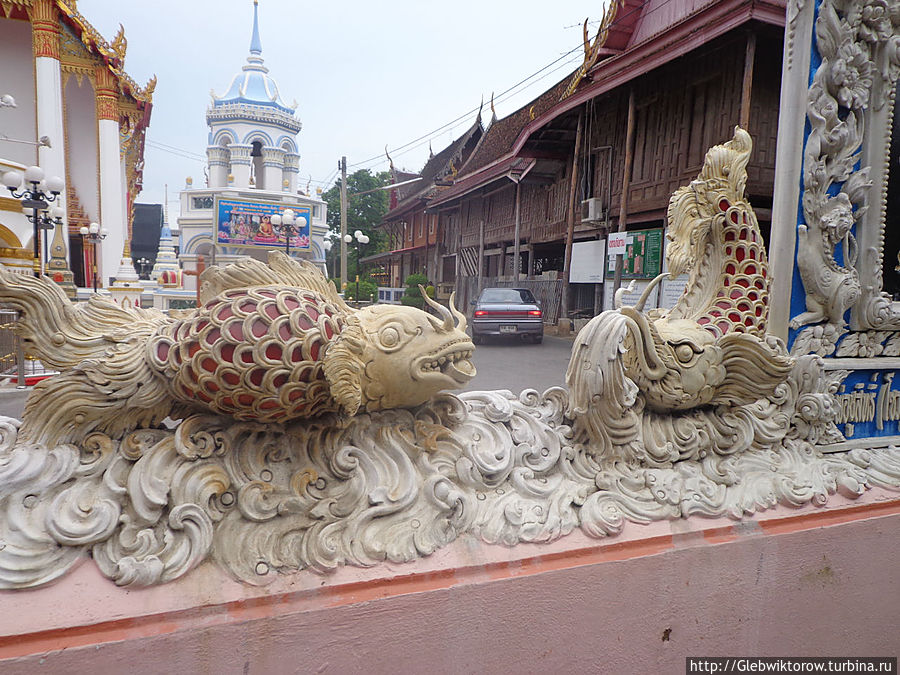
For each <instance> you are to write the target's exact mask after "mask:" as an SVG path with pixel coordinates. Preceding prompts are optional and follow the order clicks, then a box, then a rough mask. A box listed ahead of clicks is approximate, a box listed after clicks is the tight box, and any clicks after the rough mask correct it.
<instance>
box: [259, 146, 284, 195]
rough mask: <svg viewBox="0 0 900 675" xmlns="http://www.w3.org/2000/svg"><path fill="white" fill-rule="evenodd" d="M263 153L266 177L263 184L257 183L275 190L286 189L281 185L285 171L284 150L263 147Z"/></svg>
mask: <svg viewBox="0 0 900 675" xmlns="http://www.w3.org/2000/svg"><path fill="white" fill-rule="evenodd" d="M262 154H263V167H264V173H265V177H264V178H263V184H262V186H259V185H257V187H262V188H263V189H265V190H272V191H273V192H282V191H283V190H284V187H283V186H282V185H281V175H282V173H284V150H282V149H281V148H263V149H262Z"/></svg>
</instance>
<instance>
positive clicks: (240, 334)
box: [228, 321, 244, 342]
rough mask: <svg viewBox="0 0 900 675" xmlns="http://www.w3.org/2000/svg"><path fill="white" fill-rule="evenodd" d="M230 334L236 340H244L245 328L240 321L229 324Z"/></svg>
mask: <svg viewBox="0 0 900 675" xmlns="http://www.w3.org/2000/svg"><path fill="white" fill-rule="evenodd" d="M228 334H229V335H231V337H232V339H234V341H235V342H243V340H244V328H243V326H241V323H240V321H233V322H232V323H230V324H228Z"/></svg>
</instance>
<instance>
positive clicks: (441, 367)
mask: <svg viewBox="0 0 900 675" xmlns="http://www.w3.org/2000/svg"><path fill="white" fill-rule="evenodd" d="M474 351H475V345H473V344H472V343H471V341H469V340H465V341H459V342H455V343H453V344H451V345H447V346H444V347H443V348H442V349H440V350H438V351H437V352H433V353H431V354H426V355H425V356H422V357H420V358H418V359H416V360H415V362H414V365H413V372H412V376H413V378H414V379H416V380H428V379H433V378H436V377H437V378H443V379H445V380H446V381H447V386H448V387H458V386H460V385H464V384H466V383H467V382H468V381H469V380H471V379H472V378H473V377H475V365H474V364H473V363H472V354H473V353H474Z"/></svg>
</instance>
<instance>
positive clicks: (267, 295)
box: [257, 291, 275, 298]
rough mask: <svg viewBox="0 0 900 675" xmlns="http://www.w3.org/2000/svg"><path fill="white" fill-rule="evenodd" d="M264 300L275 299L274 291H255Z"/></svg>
mask: <svg viewBox="0 0 900 675" xmlns="http://www.w3.org/2000/svg"><path fill="white" fill-rule="evenodd" d="M257 293H259V294H260V295H261V296H263V297H264V298H275V291H257Z"/></svg>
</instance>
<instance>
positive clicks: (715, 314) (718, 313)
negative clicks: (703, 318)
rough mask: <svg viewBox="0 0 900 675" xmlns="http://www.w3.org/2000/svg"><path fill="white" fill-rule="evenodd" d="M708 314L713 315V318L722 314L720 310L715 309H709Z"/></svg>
mask: <svg viewBox="0 0 900 675" xmlns="http://www.w3.org/2000/svg"><path fill="white" fill-rule="evenodd" d="M709 315H710V316H714V317H715V318H717V319H718V318H719V317H720V316H722V312H720V311H719V310H717V309H711V310H709Z"/></svg>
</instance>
